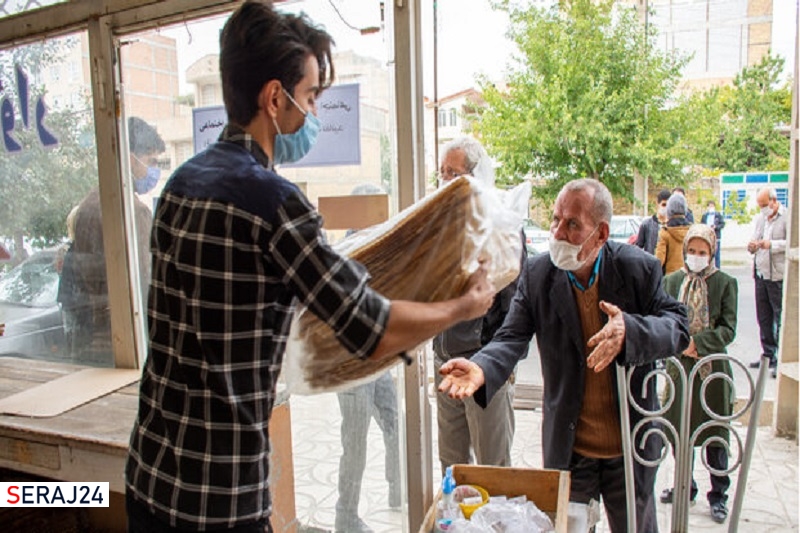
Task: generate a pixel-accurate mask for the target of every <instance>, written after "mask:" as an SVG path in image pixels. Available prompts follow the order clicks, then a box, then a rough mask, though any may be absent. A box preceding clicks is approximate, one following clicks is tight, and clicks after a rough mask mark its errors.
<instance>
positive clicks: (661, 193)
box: [658, 189, 672, 204]
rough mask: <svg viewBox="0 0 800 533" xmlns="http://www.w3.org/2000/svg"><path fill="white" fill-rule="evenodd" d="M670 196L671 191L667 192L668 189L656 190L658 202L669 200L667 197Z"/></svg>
mask: <svg viewBox="0 0 800 533" xmlns="http://www.w3.org/2000/svg"><path fill="white" fill-rule="evenodd" d="M670 196H672V193H671V192H669V189H661V190H660V191H658V203H659V204H660V203H661V202H664V201H666V200H669V197H670Z"/></svg>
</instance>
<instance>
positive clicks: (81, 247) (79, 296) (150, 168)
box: [58, 117, 166, 366]
mask: <svg viewBox="0 0 800 533" xmlns="http://www.w3.org/2000/svg"><path fill="white" fill-rule="evenodd" d="M128 146H129V152H130V159H129V163H130V171H131V175H132V177H133V187H134V190H135V191H136V192H137V194H134V195H133V196H134V197H133V209H134V214H133V216H134V224H135V228H136V249H137V252H138V265H139V285H140V287H141V290H142V301H145V300H146V295H147V287H148V285H149V283H150V229H151V227H152V221H153V213H152V211H151V210H150V208H149V207H148V206H147V204H145V203H144V202H142V201H141V200H140V199H139V197H138V195H139V194H143V193H145V192H147V191H148V190H150V189H152V188H153V187H155V186H156V184H157V183H158V179H159V175H160V169H159V168H158V166H157V158H158V156H159V155H161V154H162V153H164V150H165V149H166V146H165V144H164V140H163V139H162V138H161V136H160V135H159V134H158V131H156V129H155V128H154V127H153V126H151V125H150V124H148V123H147V122H145V121H144V120H142V119H140V118H139V117H130V118H129V119H128ZM70 215H71V216H73V217H74V218H73V220H72V225H73V231H74V235H75V236H74V238H73V240H72V243H71V244H70V246H69V248H68V249H67V252H66V253H65V254H64V269H63V270H62V273H61V278H60V281H59V289H58V302H59V303H60V304H61V309H62V313H64V317H65V324H66V325H68V327H69V330H70V331H69V344H70V356H71V359H72V360H73V361H75V362H79V361H81V362H84V363H89V364H93V365H100V366H111V365H113V355H112V353H111V315H110V313H109V307H108V282H107V278H106V258H105V251H104V245H103V224H102V215H101V212H100V190H99V189H98V188H95V189H93V190H91V191H90V192H89V194H87V195H86V197H84V199H83V200H81V202H80V203H79V204H78V206H77V208H76V209H75V210H74V213H70Z"/></svg>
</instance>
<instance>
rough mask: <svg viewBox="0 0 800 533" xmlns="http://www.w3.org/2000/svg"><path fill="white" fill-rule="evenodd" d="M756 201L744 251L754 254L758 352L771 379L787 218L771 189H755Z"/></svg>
mask: <svg viewBox="0 0 800 533" xmlns="http://www.w3.org/2000/svg"><path fill="white" fill-rule="evenodd" d="M756 202H757V203H758V207H759V208H760V209H761V213H759V215H758V217H756V229H755V231H753V237H752V238H751V239H750V242H749V243H747V251H748V252H750V253H751V254H754V257H753V276H754V277H755V281H756V316H757V317H758V329H759V330H760V332H761V350H762V351H761V353H762V354H763V355H764V356H767V357H768V358H769V366H770V368H771V369H772V377H773V378H774V377H775V376H776V375H777V367H778V337H779V333H780V325H781V311H782V308H783V302H782V298H783V271H784V268H785V266H786V265H785V263H786V221H787V219H788V217H787V216H786V208H785V207H783V206H782V205H781V203H780V202H778V194H777V193H776V192H775V189H772V188H764V189H761V190H759V191H758V193H757V194H756ZM760 364H761V361H760V360H759V361H753V362H752V363H750V368H758V367H759V365H760Z"/></svg>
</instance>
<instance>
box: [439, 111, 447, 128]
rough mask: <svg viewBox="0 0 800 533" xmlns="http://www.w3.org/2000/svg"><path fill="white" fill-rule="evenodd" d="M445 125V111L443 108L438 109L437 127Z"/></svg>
mask: <svg viewBox="0 0 800 533" xmlns="http://www.w3.org/2000/svg"><path fill="white" fill-rule="evenodd" d="M444 126H447V111H445V110H444V109H440V110H439V127H440V128H442V127H444Z"/></svg>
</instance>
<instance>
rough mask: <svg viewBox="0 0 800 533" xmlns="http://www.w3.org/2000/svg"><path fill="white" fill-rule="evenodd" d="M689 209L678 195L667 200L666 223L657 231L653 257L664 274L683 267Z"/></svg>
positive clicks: (673, 194) (673, 195) (689, 223)
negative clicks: (654, 256)
mask: <svg viewBox="0 0 800 533" xmlns="http://www.w3.org/2000/svg"><path fill="white" fill-rule="evenodd" d="M688 209H689V207H688V205H687V203H686V198H684V196H683V195H682V194H680V193H672V196H670V197H669V200H667V223H666V225H664V226H663V227H662V228H661V229H660V230H658V241H657V242H656V252H655V255H656V257H657V258H658V260H659V261H661V266H662V267H663V268H664V274H672V273H673V272H675V271H676V270H680V269H681V268H682V267H683V254H684V249H685V247H684V243H685V242H686V241H685V239H686V232H687V231H689V226H691V225H692V223H691V222H689V220H688V219H687V218H686V213H687V211H688Z"/></svg>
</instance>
